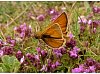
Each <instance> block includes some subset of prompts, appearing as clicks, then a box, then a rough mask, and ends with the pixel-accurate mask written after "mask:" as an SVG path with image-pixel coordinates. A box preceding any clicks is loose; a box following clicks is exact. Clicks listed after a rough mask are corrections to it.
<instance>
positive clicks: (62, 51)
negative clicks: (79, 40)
mask: <svg viewBox="0 0 100 74" xmlns="http://www.w3.org/2000/svg"><path fill="white" fill-rule="evenodd" d="M58 50H60V53H61V54H66V49H65V48H64V47H61V48H59V49H58Z"/></svg>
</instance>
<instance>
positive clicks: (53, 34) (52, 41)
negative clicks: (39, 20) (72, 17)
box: [34, 12, 68, 48]
mask: <svg viewBox="0 0 100 74" xmlns="http://www.w3.org/2000/svg"><path fill="white" fill-rule="evenodd" d="M67 23H68V19H67V15H66V13H65V12H63V13H62V14H61V15H60V16H58V17H57V18H56V19H55V20H54V21H53V22H52V23H51V24H50V25H49V26H47V28H46V29H45V30H44V31H42V32H37V33H35V35H34V37H35V38H36V39H42V40H43V41H44V42H45V43H46V44H47V45H49V46H51V47H52V48H59V47H61V46H62V45H63V43H64V36H65V35H66V34H67V32H66V29H67Z"/></svg>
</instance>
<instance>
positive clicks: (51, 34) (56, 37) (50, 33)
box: [42, 24, 64, 48]
mask: <svg viewBox="0 0 100 74" xmlns="http://www.w3.org/2000/svg"><path fill="white" fill-rule="evenodd" d="M42 40H43V41H44V42H45V43H46V44H48V45H49V46H51V47H53V48H58V47H60V46H62V45H63V43H64V39H63V34H62V31H61V28H60V26H59V25H58V24H53V25H51V26H50V27H49V28H47V30H46V31H45V32H44V33H43V35H42Z"/></svg>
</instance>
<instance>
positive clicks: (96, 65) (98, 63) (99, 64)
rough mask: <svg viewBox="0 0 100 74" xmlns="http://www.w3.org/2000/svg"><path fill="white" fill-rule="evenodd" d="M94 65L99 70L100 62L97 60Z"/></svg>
mask: <svg viewBox="0 0 100 74" xmlns="http://www.w3.org/2000/svg"><path fill="white" fill-rule="evenodd" d="M95 67H96V70H100V62H97V63H96V64H95Z"/></svg>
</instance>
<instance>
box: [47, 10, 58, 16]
mask: <svg viewBox="0 0 100 74" xmlns="http://www.w3.org/2000/svg"><path fill="white" fill-rule="evenodd" d="M48 13H49V15H53V16H54V15H58V12H57V11H56V10H55V9H49V10H48Z"/></svg>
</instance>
